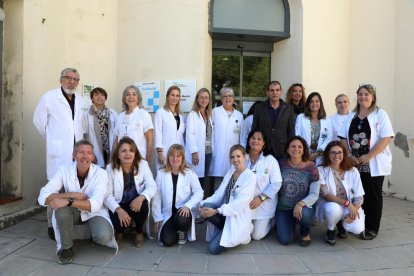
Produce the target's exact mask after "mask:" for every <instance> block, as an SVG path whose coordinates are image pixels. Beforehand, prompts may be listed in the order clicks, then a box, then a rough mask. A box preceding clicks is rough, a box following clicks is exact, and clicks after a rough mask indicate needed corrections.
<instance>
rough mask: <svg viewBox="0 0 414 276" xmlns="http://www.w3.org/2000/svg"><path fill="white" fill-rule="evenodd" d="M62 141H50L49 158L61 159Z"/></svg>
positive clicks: (48, 144) (48, 145) (48, 143)
mask: <svg viewBox="0 0 414 276" xmlns="http://www.w3.org/2000/svg"><path fill="white" fill-rule="evenodd" d="M62 147H63V141H62V140H50V141H48V142H47V156H48V157H59V156H61V155H62Z"/></svg>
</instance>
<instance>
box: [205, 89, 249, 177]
mask: <svg viewBox="0 0 414 276" xmlns="http://www.w3.org/2000/svg"><path fill="white" fill-rule="evenodd" d="M220 98H221V102H222V104H223V105H222V106H218V107H215V108H214V109H213V114H212V121H213V127H214V136H213V142H214V144H213V148H214V150H213V156H212V160H211V174H210V176H213V177H215V178H216V182H221V180H222V179H223V176H224V175H225V174H226V173H227V172H228V171H229V169H230V162H229V157H228V155H227V154H224V153H226V152H229V150H230V148H231V146H233V145H237V144H239V143H240V129H241V123H242V122H243V115H242V114H241V113H240V112H239V111H238V110H236V109H235V108H234V107H233V104H234V91H233V88H230V87H223V88H222V89H221V90H220Z"/></svg>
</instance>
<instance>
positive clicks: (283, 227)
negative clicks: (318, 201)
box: [276, 207, 313, 245]
mask: <svg viewBox="0 0 414 276" xmlns="http://www.w3.org/2000/svg"><path fill="white" fill-rule="evenodd" d="M312 220H313V209H312V208H308V207H303V208H302V220H301V221H298V220H297V219H296V218H295V217H294V216H293V209H291V210H276V237H277V239H278V240H279V242H280V243H281V244H283V245H288V244H290V243H292V242H293V240H294V237H295V226H296V223H298V224H300V236H301V237H302V238H304V237H306V236H308V235H309V232H310V228H311V224H312Z"/></svg>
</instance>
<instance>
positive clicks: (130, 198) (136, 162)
mask: <svg viewBox="0 0 414 276" xmlns="http://www.w3.org/2000/svg"><path fill="white" fill-rule="evenodd" d="M106 171H107V173H108V177H109V184H108V196H107V197H106V199H105V205H106V206H107V207H108V209H109V210H110V211H109V216H110V217H111V221H112V224H113V225H114V228H115V231H116V233H115V237H116V239H117V241H118V242H121V241H122V239H123V233H124V231H125V229H126V228H128V227H129V226H130V225H131V222H132V220H133V221H134V222H135V229H136V232H137V233H136V236H135V241H134V244H135V246H136V247H142V245H143V244H144V235H143V226H144V223H145V221H146V220H147V218H148V215H149V206H150V201H151V198H152V197H153V196H154V195H155V193H156V192H157V185H156V184H155V181H154V178H153V176H152V173H151V170H150V168H149V166H148V163H147V161H145V160H143V159H142V157H141V154H140V153H139V151H138V148H137V145H136V144H135V142H134V140H132V139H131V138H129V137H123V138H122V139H121V140H120V141H119V142H118V144H117V145H116V147H115V149H114V152H113V153H112V160H111V164H109V165H108V167H107V168H106ZM147 225H148V224H147ZM146 232H147V234H148V235H149V234H150V231H149V227H147V231H146Z"/></svg>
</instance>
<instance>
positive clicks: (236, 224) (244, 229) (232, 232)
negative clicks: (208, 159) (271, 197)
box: [199, 145, 256, 254]
mask: <svg viewBox="0 0 414 276" xmlns="http://www.w3.org/2000/svg"><path fill="white" fill-rule="evenodd" d="M230 160H231V163H233V165H234V168H235V170H233V169H232V168H230V170H229V171H228V172H227V174H226V175H225V176H224V179H223V182H222V183H221V185H220V187H219V188H218V189H217V191H216V192H215V193H214V194H213V195H212V196H211V197H209V198H207V199H205V200H203V201H202V202H201V204H200V209H199V211H200V215H201V216H203V217H205V218H206V220H207V221H208V222H210V223H209V224H208V226H207V234H206V239H207V241H208V242H209V244H208V251H209V252H210V253H211V254H220V253H221V252H223V251H224V249H225V248H226V247H235V246H237V245H239V244H247V243H249V242H250V239H251V238H250V235H251V233H252V230H253V224H252V210H251V209H250V206H249V203H250V202H251V201H252V200H253V197H254V190H255V187H256V176H255V174H254V173H253V172H252V171H251V170H249V169H248V168H247V167H246V164H245V162H246V152H245V150H244V148H243V146H241V145H234V146H232V147H231V149H230Z"/></svg>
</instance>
